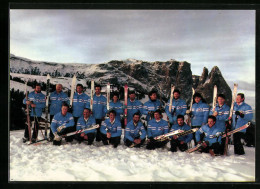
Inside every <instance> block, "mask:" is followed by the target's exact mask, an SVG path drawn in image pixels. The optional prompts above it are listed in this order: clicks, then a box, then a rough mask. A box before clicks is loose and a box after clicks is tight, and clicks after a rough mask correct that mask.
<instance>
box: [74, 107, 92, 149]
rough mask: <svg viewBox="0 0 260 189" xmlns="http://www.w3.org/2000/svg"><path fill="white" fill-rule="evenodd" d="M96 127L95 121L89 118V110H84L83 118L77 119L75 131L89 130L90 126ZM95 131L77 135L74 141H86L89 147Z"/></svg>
mask: <svg viewBox="0 0 260 189" xmlns="http://www.w3.org/2000/svg"><path fill="white" fill-rule="evenodd" d="M93 125H96V120H95V118H94V117H93V116H91V110H90V109H88V108H85V109H84V111H83V116H81V117H80V118H79V119H78V123H77V128H76V129H77V131H78V130H81V129H86V128H90V127H91V126H93ZM96 132H97V130H96V129H92V130H88V131H85V132H83V133H79V134H77V135H75V139H76V140H77V141H79V143H81V142H82V141H88V145H91V144H92V143H93V141H94V139H95V135H96Z"/></svg>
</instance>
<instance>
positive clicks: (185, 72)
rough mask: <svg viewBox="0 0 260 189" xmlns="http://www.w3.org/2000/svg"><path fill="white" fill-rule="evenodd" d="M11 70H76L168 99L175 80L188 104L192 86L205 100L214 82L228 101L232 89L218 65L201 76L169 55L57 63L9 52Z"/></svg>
mask: <svg viewBox="0 0 260 189" xmlns="http://www.w3.org/2000/svg"><path fill="white" fill-rule="evenodd" d="M10 72H13V73H23V74H32V75H47V74H48V73H49V74H50V75H51V76H52V77H72V76H73V75H74V74H76V75H77V77H78V78H80V79H86V81H89V80H91V79H94V80H95V81H96V82H100V83H107V82H110V83H112V84H116V85H121V86H123V85H124V84H125V83H128V85H129V86H130V88H134V89H135V90H137V91H138V92H140V93H145V94H148V92H149V91H151V90H152V89H154V88H155V89H157V90H158V92H159V94H161V95H162V97H163V99H164V101H167V100H168V98H169V95H170V87H171V84H174V85H175V88H178V89H179V90H180V91H181V98H183V99H185V100H186V102H187V103H188V104H189V102H190V99H191V94H192V90H191V89H192V87H194V88H195V89H196V91H197V92H200V93H201V94H202V96H203V97H204V98H205V99H206V101H207V103H211V102H212V94H213V86H214V85H215V84H217V86H218V91H219V92H221V93H224V94H225V95H226V97H227V101H228V102H230V101H231V90H230V88H229V86H228V85H227V83H226V82H225V80H224V78H223V76H222V74H221V72H220V70H219V69H218V68H217V67H214V68H213V69H212V70H211V72H210V73H209V74H208V69H207V68H205V67H204V68H203V72H202V75H201V76H193V75H192V71H191V66H190V63H188V62H185V61H184V62H178V61H176V60H172V59H171V60H169V61H166V62H159V61H156V62H145V61H141V60H134V59H127V60H121V61H119V60H112V61H110V62H108V63H102V64H60V63H49V62H39V61H31V60H29V59H25V58H21V57H16V56H14V55H11V57H10Z"/></svg>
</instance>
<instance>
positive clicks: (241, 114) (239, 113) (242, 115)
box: [235, 111, 245, 118]
mask: <svg viewBox="0 0 260 189" xmlns="http://www.w3.org/2000/svg"><path fill="white" fill-rule="evenodd" d="M235 114H236V115H239V116H240V117H241V118H243V117H244V116H245V115H244V114H243V113H242V112H240V111H236V112H235Z"/></svg>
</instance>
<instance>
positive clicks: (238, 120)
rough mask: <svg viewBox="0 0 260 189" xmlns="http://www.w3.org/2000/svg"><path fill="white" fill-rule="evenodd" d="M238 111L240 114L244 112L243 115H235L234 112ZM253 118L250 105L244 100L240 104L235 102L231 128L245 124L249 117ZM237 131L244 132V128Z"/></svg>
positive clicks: (249, 119)
mask: <svg viewBox="0 0 260 189" xmlns="http://www.w3.org/2000/svg"><path fill="white" fill-rule="evenodd" d="M236 111H239V112H241V113H242V114H244V117H243V118H242V117H240V116H239V115H236V114H235V112H236ZM252 118H253V110H252V108H251V106H249V105H248V104H246V103H245V102H242V103H241V104H240V105H238V104H237V103H236V102H235V104H234V109H233V116H232V130H234V129H237V128H239V127H241V126H243V125H245V124H247V123H248V122H249V121H251V119H252ZM239 132H243V133H245V132H246V129H243V130H241V131H239Z"/></svg>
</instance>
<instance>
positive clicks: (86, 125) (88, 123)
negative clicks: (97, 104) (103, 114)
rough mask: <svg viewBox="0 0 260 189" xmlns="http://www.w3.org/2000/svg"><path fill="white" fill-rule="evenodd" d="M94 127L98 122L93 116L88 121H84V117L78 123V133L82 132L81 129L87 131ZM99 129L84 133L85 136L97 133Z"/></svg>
mask: <svg viewBox="0 0 260 189" xmlns="http://www.w3.org/2000/svg"><path fill="white" fill-rule="evenodd" d="M92 125H96V120H95V118H94V117H93V116H90V117H89V118H88V120H85V119H84V116H81V117H80V118H79V119H78V122H77V127H76V129H77V131H78V130H81V129H87V128H89V127H91V126H92ZM96 131H97V129H92V130H88V131H84V133H85V134H88V133H96Z"/></svg>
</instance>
